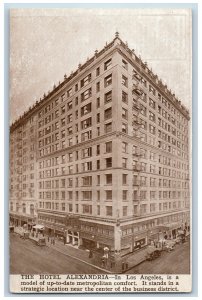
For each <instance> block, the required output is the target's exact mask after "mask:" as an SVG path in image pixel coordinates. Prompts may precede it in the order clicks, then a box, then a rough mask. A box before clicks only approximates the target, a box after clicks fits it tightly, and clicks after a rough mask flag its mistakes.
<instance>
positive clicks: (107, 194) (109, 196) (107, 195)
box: [105, 190, 112, 201]
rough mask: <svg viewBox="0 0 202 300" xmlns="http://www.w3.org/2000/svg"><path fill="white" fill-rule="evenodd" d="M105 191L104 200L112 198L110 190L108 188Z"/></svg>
mask: <svg viewBox="0 0 202 300" xmlns="http://www.w3.org/2000/svg"><path fill="white" fill-rule="evenodd" d="M105 192H106V200H109V201H110V200H112V191H111V190H109V191H105Z"/></svg>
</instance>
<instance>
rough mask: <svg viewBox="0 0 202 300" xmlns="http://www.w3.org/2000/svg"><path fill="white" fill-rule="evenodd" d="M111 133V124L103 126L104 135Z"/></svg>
mask: <svg viewBox="0 0 202 300" xmlns="http://www.w3.org/2000/svg"><path fill="white" fill-rule="evenodd" d="M109 132H112V123H111V122H110V123H107V124H105V133H109Z"/></svg>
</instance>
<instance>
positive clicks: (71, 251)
mask: <svg viewBox="0 0 202 300" xmlns="http://www.w3.org/2000/svg"><path fill="white" fill-rule="evenodd" d="M46 240H47V239H46ZM46 245H47V246H48V247H50V248H52V249H54V250H56V251H58V252H60V253H62V254H64V255H68V256H71V257H72V258H74V259H77V260H79V261H81V262H83V263H86V264H88V265H90V266H92V267H96V268H97V269H98V270H100V271H102V272H104V273H113V272H112V270H110V268H109V267H107V268H104V267H103V266H102V258H101V256H100V255H99V254H98V253H96V252H93V257H92V258H89V251H86V250H81V249H78V248H76V247H74V246H71V245H67V244H65V245H64V244H63V242H61V241H58V240H55V244H54V245H53V244H51V242H50V241H49V242H48V241H47V243H46Z"/></svg>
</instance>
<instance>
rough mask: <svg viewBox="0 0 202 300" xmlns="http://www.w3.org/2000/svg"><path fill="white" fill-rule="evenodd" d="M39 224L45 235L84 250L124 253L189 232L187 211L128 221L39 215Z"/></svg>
mask: <svg viewBox="0 0 202 300" xmlns="http://www.w3.org/2000/svg"><path fill="white" fill-rule="evenodd" d="M38 222H39V224H42V225H44V227H45V233H46V234H47V235H49V236H50V237H51V236H54V237H57V238H59V239H62V240H63V241H64V243H65V244H70V245H72V246H75V247H81V248H86V249H89V250H91V249H104V248H106V247H107V248H108V249H109V251H110V252H111V253H120V254H122V253H123V254H126V253H130V252H134V251H136V250H139V249H141V248H143V247H145V246H147V245H150V244H154V245H156V244H157V243H159V242H160V241H162V240H166V239H175V238H176V237H177V236H178V235H179V234H182V233H184V234H188V233H189V231H190V216H189V211H180V212H172V213H167V214H161V215H155V216H149V217H145V218H139V219H132V220H119V221H118V222H117V220H114V221H110V220H101V219H93V218H91V219H90V218H85V217H84V216H77V215H65V214H62V213H61V214H58V213H57V214H55V213H53V212H51V213H48V212H39V216H38Z"/></svg>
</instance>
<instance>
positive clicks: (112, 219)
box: [8, 8, 192, 293]
mask: <svg viewBox="0 0 202 300" xmlns="http://www.w3.org/2000/svg"><path fill="white" fill-rule="evenodd" d="M9 14H10V17H9V18H10V21H9V22H10V33H9V34H10V70H9V72H10V75H9V76H10V136H9V168H10V170H9V173H10V179H9V181H10V182H9V212H8V213H9V247H10V254H9V255H10V271H9V272H10V290H11V292H22V293H33V292H42V293H44V292H46V293H47V292H57V293H60V292H61V293H86V292H89V293H91V292H92V293H95V292H96V293H99V292H100V293H103V292H134V293H135V292H191V285H192V284H191V281H192V261H191V253H192V239H191V237H192V235H191V232H192V228H191V224H192V219H191V212H192V199H191V194H192V188H191V185H192V178H191V174H192V158H191V157H192V155H191V154H192V144H191V141H192V135H191V126H192V120H191V116H192V11H191V9H151V8H147V9H129V8H113V9H109V8H108V9H107V8H92V9H90V8H58V9H55V8H53V9H48V8H44V9H28V8H25V9H21V8H18V9H11V10H10V12H9ZM71 285H72V286H71ZM58 286H59V287H58ZM138 287H140V290H138Z"/></svg>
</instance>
